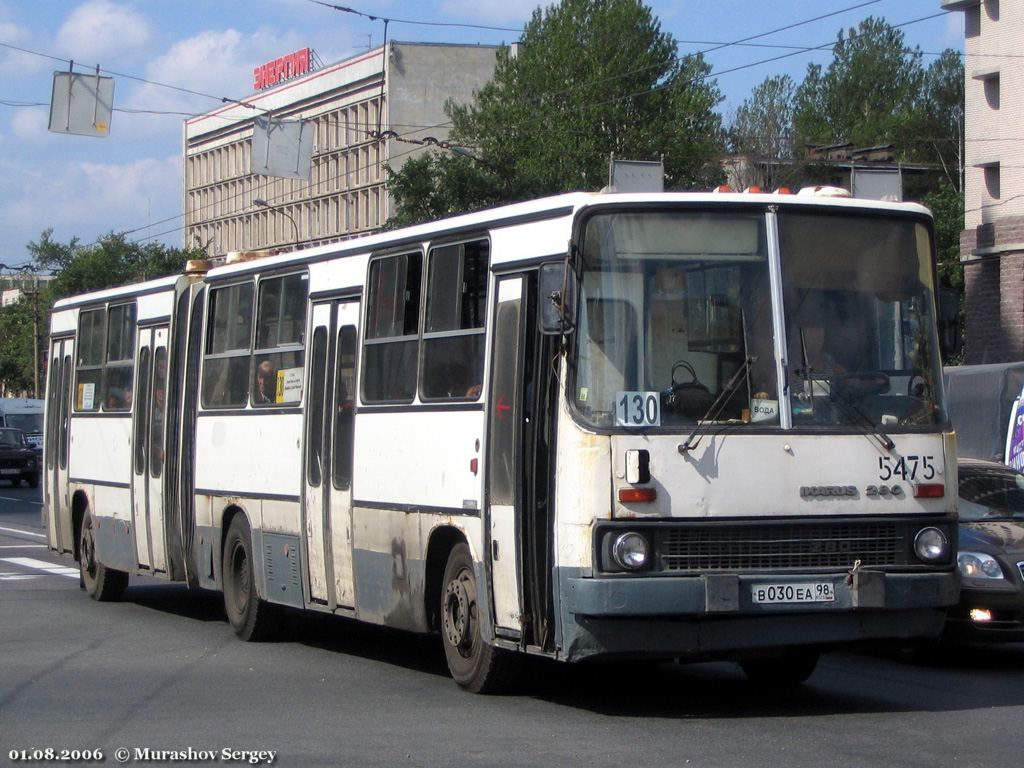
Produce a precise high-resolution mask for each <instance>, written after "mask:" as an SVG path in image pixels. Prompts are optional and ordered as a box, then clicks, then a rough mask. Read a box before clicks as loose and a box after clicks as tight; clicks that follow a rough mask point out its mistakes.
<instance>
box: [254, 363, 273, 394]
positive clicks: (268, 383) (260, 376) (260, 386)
mask: <svg viewBox="0 0 1024 768" xmlns="http://www.w3.org/2000/svg"><path fill="white" fill-rule="evenodd" d="M253 402H255V403H257V404H259V405H268V404H271V403H275V402H277V366H275V365H274V364H273V363H272V362H271V361H270V360H264V361H263V362H262V363H260V364H259V365H257V366H256V387H255V388H254V389H253Z"/></svg>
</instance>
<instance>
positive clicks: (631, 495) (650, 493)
mask: <svg viewBox="0 0 1024 768" xmlns="http://www.w3.org/2000/svg"><path fill="white" fill-rule="evenodd" d="M656 498H658V492H657V491H656V490H655V489H654V488H619V501H621V502H622V503H623V504H631V503H632V504H635V503H639V502H651V501H654V500H655V499H656Z"/></svg>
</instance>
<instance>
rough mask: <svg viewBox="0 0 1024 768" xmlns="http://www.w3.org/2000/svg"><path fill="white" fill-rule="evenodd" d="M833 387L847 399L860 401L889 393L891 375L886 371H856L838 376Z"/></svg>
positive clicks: (833, 381) (833, 382)
mask: <svg viewBox="0 0 1024 768" xmlns="http://www.w3.org/2000/svg"><path fill="white" fill-rule="evenodd" d="M832 386H833V388H834V389H835V390H836V392H838V393H839V394H840V395H842V396H844V397H846V398H847V399H853V400H860V399H862V398H865V397H871V396H872V395H881V394H883V393H884V392H888V391H889V375H888V374H886V373H885V372H884V371H854V372H853V373H844V374H842V375H840V376H836V377H835V378H834V379H833V380H832Z"/></svg>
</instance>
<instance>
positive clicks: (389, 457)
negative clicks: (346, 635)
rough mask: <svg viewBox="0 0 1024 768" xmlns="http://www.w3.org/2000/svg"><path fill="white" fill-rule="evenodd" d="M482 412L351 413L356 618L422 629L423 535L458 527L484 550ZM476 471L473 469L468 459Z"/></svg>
mask: <svg viewBox="0 0 1024 768" xmlns="http://www.w3.org/2000/svg"><path fill="white" fill-rule="evenodd" d="M482 429H483V411H482V409H476V408H474V409H473V410H436V411H419V412H417V411H415V410H413V409H409V410H403V411H402V412H399V413H372V412H369V413H368V412H366V411H363V412H361V413H358V414H357V415H356V439H355V445H356V447H355V464H354V471H353V477H354V480H353V496H354V501H353V531H352V545H353V572H354V580H355V595H356V611H357V615H358V616H359V618H361V619H364V620H366V621H371V622H374V623H379V624H385V625H387V626H393V627H399V628H403V629H412V630H416V631H425V630H426V629H427V628H428V625H427V616H426V613H425V606H424V601H425V597H426V595H425V593H424V589H425V587H426V585H425V574H426V557H427V552H426V547H427V543H428V542H427V539H426V535H427V532H429V531H430V530H432V529H433V528H434V527H436V526H439V525H444V526H450V527H454V528H456V529H459V530H462V531H463V532H464V534H465V536H466V538H467V540H468V542H469V546H470V549H471V551H472V552H473V553H474V556H475V557H477V558H478V557H479V553H480V551H481V547H482V532H481V525H480V509H481V503H482V501H481V500H482V486H481V479H480V472H479V468H480V464H481V462H480V446H482V435H483V432H482ZM474 459H476V463H475V466H476V467H477V472H476V474H474V471H473V466H474V465H473V464H472V462H473V460H474Z"/></svg>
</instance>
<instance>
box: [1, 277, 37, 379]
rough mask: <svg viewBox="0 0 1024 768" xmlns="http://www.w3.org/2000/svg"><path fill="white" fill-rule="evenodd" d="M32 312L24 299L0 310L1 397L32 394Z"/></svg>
mask: <svg viewBox="0 0 1024 768" xmlns="http://www.w3.org/2000/svg"><path fill="white" fill-rule="evenodd" d="M34 309H35V308H34V306H33V303H32V300H31V298H25V297H22V298H20V299H18V300H17V301H15V302H14V303H13V304H8V305H7V306H6V307H0V338H2V339H3V340H4V341H3V344H0V391H2V392H3V393H4V394H14V395H18V394H21V393H22V392H27V393H29V395H30V396H31V395H32V393H33V387H34V384H35V379H34V377H33V374H32V370H33V345H32V331H33V328H34V327H35V326H34V324H33V314H34Z"/></svg>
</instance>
